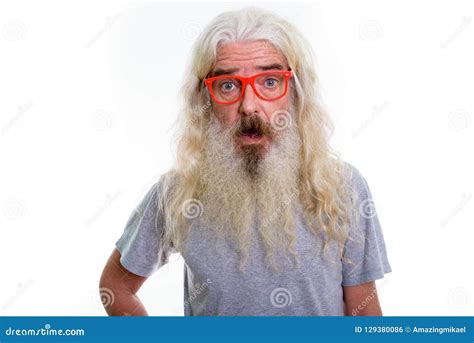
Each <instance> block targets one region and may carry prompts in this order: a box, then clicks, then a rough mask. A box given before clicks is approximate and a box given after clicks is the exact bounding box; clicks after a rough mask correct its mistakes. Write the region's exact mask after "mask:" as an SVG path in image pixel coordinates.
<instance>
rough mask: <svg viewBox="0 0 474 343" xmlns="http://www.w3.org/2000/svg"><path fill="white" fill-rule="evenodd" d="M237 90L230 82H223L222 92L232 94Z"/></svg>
mask: <svg viewBox="0 0 474 343" xmlns="http://www.w3.org/2000/svg"><path fill="white" fill-rule="evenodd" d="M234 89H235V84H234V83H233V82H230V81H226V82H223V83H222V84H221V90H222V91H224V92H232V91H233V90H234Z"/></svg>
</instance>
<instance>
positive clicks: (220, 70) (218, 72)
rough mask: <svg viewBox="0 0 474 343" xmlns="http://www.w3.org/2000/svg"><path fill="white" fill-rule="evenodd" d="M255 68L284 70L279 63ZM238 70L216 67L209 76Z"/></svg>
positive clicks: (228, 73)
mask: <svg viewBox="0 0 474 343" xmlns="http://www.w3.org/2000/svg"><path fill="white" fill-rule="evenodd" d="M256 69H258V70H263V71H266V70H284V69H285V68H284V67H283V65H281V64H280V63H272V64H269V65H263V66H257V67H256ZM238 71H239V68H231V69H223V68H217V69H216V70H214V71H213V72H212V73H211V76H212V77H216V76H221V75H232V74H234V73H236V72H238Z"/></svg>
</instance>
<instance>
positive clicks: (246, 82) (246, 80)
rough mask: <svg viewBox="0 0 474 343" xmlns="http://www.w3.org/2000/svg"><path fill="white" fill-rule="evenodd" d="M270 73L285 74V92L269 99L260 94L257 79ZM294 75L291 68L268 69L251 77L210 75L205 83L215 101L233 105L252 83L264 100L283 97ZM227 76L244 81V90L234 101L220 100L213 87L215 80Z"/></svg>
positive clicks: (255, 91)
mask: <svg viewBox="0 0 474 343" xmlns="http://www.w3.org/2000/svg"><path fill="white" fill-rule="evenodd" d="M270 74H278V75H283V76H284V77H285V90H284V91H283V93H282V94H281V95H279V96H278V97H276V98H273V99H268V98H265V97H263V96H262V95H261V94H260V92H258V91H257V90H256V88H255V79H256V78H257V77H260V76H262V75H270ZM293 76H294V75H293V71H292V70H291V69H290V70H268V71H265V72H263V73H259V74H256V75H253V76H249V77H245V76H240V75H232V74H227V75H219V76H215V77H209V78H206V79H204V84H205V85H206V87H207V89H208V90H209V93H210V94H211V97H212V99H213V100H214V101H215V102H217V103H218V104H221V105H231V104H235V103H236V102H237V101H239V100H241V99H242V98H243V96H244V93H245V90H246V89H247V85H250V87H252V89H253V91H254V93H255V94H256V95H257V97H259V98H260V99H262V100H265V101H275V100H278V99H281V98H283V97H284V96H285V95H286V93H287V92H288V83H289V80H290V79H291V78H292V77H293ZM225 78H234V79H237V80H239V81H240V82H241V83H242V91H241V92H240V95H239V96H238V98H237V99H235V100H232V101H221V100H218V99H217V97H216V95H215V94H214V90H213V89H212V84H213V82H214V81H216V80H219V79H225Z"/></svg>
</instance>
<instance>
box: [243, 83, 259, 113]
mask: <svg viewBox="0 0 474 343" xmlns="http://www.w3.org/2000/svg"><path fill="white" fill-rule="evenodd" d="M239 112H240V114H241V115H242V116H251V115H254V114H260V112H261V111H260V99H259V98H258V97H257V94H255V92H254V90H253V88H252V86H251V85H247V86H246V87H245V90H244V95H243V97H242V100H241V101H240V107H239Z"/></svg>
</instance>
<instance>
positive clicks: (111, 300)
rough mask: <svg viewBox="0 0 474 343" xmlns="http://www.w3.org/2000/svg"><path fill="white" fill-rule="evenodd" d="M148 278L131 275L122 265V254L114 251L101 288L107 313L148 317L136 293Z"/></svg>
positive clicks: (101, 280)
mask: <svg viewBox="0 0 474 343" xmlns="http://www.w3.org/2000/svg"><path fill="white" fill-rule="evenodd" d="M146 279H147V278H146V277H143V276H139V275H136V274H133V273H130V272H129V271H128V270H126V269H125V268H124V267H123V266H122V264H121V263H120V252H119V251H118V250H117V249H114V251H113V252H112V255H110V257H109V259H108V261H107V263H106V265H105V267H104V271H103V272H102V276H101V278H100V282H99V287H100V288H101V290H100V293H101V294H100V295H101V298H102V297H103V298H104V299H106V300H105V301H103V302H102V303H103V305H104V308H105V311H106V312H107V313H108V315H110V316H148V313H147V311H146V310H145V307H144V306H143V304H142V302H141V301H140V299H139V298H138V297H137V295H136V293H137V292H138V290H139V289H140V287H141V286H142V284H143V283H144V282H145V280H146Z"/></svg>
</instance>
